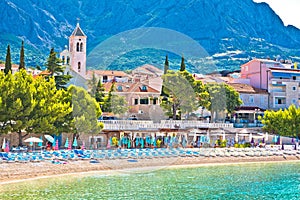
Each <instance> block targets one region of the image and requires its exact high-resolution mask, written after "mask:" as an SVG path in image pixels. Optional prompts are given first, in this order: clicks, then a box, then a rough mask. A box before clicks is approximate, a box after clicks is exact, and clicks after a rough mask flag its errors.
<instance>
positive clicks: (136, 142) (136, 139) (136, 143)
mask: <svg viewBox="0 0 300 200" xmlns="http://www.w3.org/2000/svg"><path fill="white" fill-rule="evenodd" d="M139 140H140V138H135V146H136V147H137V146H139V143H140V142H139Z"/></svg>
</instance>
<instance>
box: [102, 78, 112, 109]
mask: <svg viewBox="0 0 300 200" xmlns="http://www.w3.org/2000/svg"><path fill="white" fill-rule="evenodd" d="M113 92H115V82H113V83H112V85H111V87H110V89H109V92H108V94H107V95H106V96H105V97H104V104H103V106H102V111H103V112H112V96H113Z"/></svg>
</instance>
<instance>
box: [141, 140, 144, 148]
mask: <svg viewBox="0 0 300 200" xmlns="http://www.w3.org/2000/svg"><path fill="white" fill-rule="evenodd" d="M141 148H144V139H143V138H142V139H141Z"/></svg>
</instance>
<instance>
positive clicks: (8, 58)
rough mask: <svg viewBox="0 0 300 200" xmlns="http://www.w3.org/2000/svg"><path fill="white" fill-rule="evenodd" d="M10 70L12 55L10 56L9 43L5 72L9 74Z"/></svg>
mask: <svg viewBox="0 0 300 200" xmlns="http://www.w3.org/2000/svg"><path fill="white" fill-rule="evenodd" d="M9 71H11V56H10V46H9V45H7V50H6V59H5V68H4V73H5V74H8V73H9Z"/></svg>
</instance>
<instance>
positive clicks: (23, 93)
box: [0, 69, 36, 145]
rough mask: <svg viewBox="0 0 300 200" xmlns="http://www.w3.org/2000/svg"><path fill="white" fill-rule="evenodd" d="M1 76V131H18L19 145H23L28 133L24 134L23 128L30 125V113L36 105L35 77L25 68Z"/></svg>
mask: <svg viewBox="0 0 300 200" xmlns="http://www.w3.org/2000/svg"><path fill="white" fill-rule="evenodd" d="M1 76H2V77H3V79H1V80H2V83H1V90H0V91H1V92H0V96H1V106H0V121H1V122H2V123H1V132H4V133H7V132H8V131H11V132H17V133H18V135H19V145H22V139H23V137H24V136H26V135H27V134H28V133H26V134H25V135H23V134H22V130H24V129H26V128H27V127H28V126H29V125H30V115H31V112H32V110H33V108H34V106H35V105H36V102H35V101H34V94H35V88H34V86H33V84H32V83H33V78H32V76H31V75H28V74H27V73H26V71H25V70H24V69H21V70H20V71H19V72H17V73H16V74H14V75H12V74H11V73H9V74H7V75H6V76H5V75H3V74H2V75H1Z"/></svg>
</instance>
